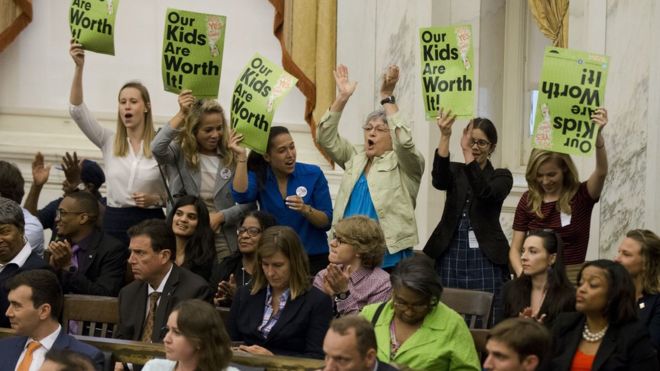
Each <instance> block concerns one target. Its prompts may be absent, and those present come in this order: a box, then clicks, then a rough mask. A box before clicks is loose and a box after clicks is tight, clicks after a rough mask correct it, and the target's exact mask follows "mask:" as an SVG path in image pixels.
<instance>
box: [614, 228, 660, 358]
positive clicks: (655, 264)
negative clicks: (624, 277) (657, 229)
mask: <svg viewBox="0 0 660 371" xmlns="http://www.w3.org/2000/svg"><path fill="white" fill-rule="evenodd" d="M614 261H616V262H617V263H620V264H621V265H623V267H624V268H626V270H627V271H628V273H630V276H631V277H632V279H633V283H634V284H635V298H636V299H637V315H638V317H639V320H640V322H642V323H643V324H644V326H645V327H646V328H647V329H648V330H649V334H650V335H651V341H652V342H653V345H655V347H656V349H658V347H659V346H660V237H658V235H657V234H655V233H653V232H652V231H649V230H648V229H633V230H631V231H629V232H628V233H626V238H624V239H623V242H621V245H619V253H618V255H617V256H616V258H615V259H614Z"/></svg>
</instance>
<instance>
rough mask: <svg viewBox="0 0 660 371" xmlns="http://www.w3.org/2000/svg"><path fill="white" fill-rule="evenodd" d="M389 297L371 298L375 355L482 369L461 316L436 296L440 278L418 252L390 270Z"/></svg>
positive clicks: (417, 365) (410, 363) (427, 365)
mask: <svg viewBox="0 0 660 371" xmlns="http://www.w3.org/2000/svg"><path fill="white" fill-rule="evenodd" d="M390 282H391V284H392V299H391V300H389V301H387V302H384V303H380V304H370V305H367V306H366V307H364V309H362V315H363V316H364V317H365V318H367V319H368V320H370V321H371V323H372V324H373V325H374V330H375V332H376V341H377V342H378V359H379V360H380V361H382V362H386V363H394V364H397V365H405V366H407V367H410V368H412V369H415V370H459V369H460V370H475V371H476V370H481V367H480V364H479V358H478V356H477V351H476V349H475V347H474V341H473V340H472V336H471V335H470V331H469V330H468V328H467V325H466V324H465V320H464V319H463V317H462V316H461V315H460V314H458V313H456V312H455V311H453V310H452V309H450V308H449V307H447V306H446V305H445V304H443V303H442V302H441V301H440V297H441V296H442V283H441V282H440V278H439V277H438V275H437V274H436V272H435V270H434V268H433V262H432V261H431V260H430V259H429V258H427V257H425V256H421V255H417V256H413V257H411V258H407V259H404V260H402V261H401V262H399V264H398V265H397V267H396V268H395V269H394V271H393V272H392V274H390Z"/></svg>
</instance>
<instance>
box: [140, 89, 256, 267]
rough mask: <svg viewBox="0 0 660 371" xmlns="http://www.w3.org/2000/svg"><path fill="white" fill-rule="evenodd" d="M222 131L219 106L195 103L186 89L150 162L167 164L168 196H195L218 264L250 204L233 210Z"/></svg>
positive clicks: (230, 159)
mask: <svg viewBox="0 0 660 371" xmlns="http://www.w3.org/2000/svg"><path fill="white" fill-rule="evenodd" d="M227 130H228V126H227V120H226V119H225V112H224V110H223V109H222V107H221V106H220V103H218V101H216V100H212V99H202V100H195V97H193V95H192V92H191V91H190V90H184V91H182V92H181V94H179V112H178V113H177V114H176V115H175V116H174V117H173V118H172V119H171V120H170V122H169V125H165V126H164V127H163V129H161V130H160V131H159V132H158V133H157V134H156V137H155V138H154V140H153V142H152V143H151V146H152V147H153V151H154V157H156V159H157V160H158V162H159V163H161V164H163V165H167V173H168V174H169V180H168V184H169V187H170V190H171V192H173V193H176V194H178V195H182V194H188V195H194V196H197V197H199V198H200V199H201V200H202V201H204V204H205V205H206V207H207V208H208V211H209V217H210V221H211V229H213V231H215V252H216V258H217V260H218V262H221V261H222V260H223V259H224V258H226V257H228V256H229V255H231V254H232V253H234V252H236V251H237V249H238V241H237V237H236V228H237V227H238V223H239V221H240V220H241V219H242V218H243V216H244V214H245V213H246V212H247V211H248V210H249V209H251V208H254V204H245V205H236V203H235V202H234V198H233V197H232V196H231V193H230V190H229V188H230V184H231V181H232V177H233V176H234V172H235V169H236V161H235V159H234V155H233V153H232V151H230V150H229V148H228V147H227V143H228V139H227V135H225V134H226V133H227Z"/></svg>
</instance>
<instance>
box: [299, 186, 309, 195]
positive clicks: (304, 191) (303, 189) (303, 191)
mask: <svg viewBox="0 0 660 371" xmlns="http://www.w3.org/2000/svg"><path fill="white" fill-rule="evenodd" d="M296 194H297V195H298V197H305V196H307V188H305V187H303V186H300V187H298V188H296Z"/></svg>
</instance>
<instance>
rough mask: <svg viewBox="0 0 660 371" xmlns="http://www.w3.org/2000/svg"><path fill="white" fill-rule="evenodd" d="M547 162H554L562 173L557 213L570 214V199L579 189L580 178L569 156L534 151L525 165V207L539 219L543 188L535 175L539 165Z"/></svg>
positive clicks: (538, 150) (541, 215)
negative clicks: (526, 196) (527, 190)
mask: <svg viewBox="0 0 660 371" xmlns="http://www.w3.org/2000/svg"><path fill="white" fill-rule="evenodd" d="M547 161H556V163H557V164H558V165H559V168H561V171H562V173H563V179H564V181H563V184H562V189H561V195H560V196H559V201H558V202H557V211H559V212H563V213H566V214H571V199H572V198H573V196H575V193H577V191H578V189H579V188H580V178H579V176H578V172H577V169H576V168H575V164H574V163H573V160H572V159H571V156H569V155H567V154H565V153H557V152H551V151H546V150H540V149H534V150H533V151H532V154H531V155H530V156H529V162H528V163H527V172H526V173H525V179H526V180H527V186H528V187H529V193H528V198H527V207H528V208H529V209H530V210H531V211H532V212H534V213H535V214H536V215H537V216H538V217H539V218H543V214H542V213H541V205H542V204H543V193H544V192H543V188H542V187H541V185H540V184H539V182H538V180H537V174H538V172H539V168H540V167H541V165H543V164H545V163H546V162H547Z"/></svg>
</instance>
